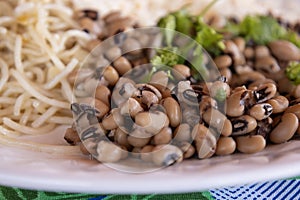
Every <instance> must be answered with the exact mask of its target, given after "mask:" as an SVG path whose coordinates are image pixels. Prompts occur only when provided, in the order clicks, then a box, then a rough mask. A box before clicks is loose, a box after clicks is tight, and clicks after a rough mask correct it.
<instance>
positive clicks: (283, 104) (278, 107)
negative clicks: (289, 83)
mask: <svg viewBox="0 0 300 200" xmlns="http://www.w3.org/2000/svg"><path fill="white" fill-rule="evenodd" d="M267 103H269V104H270V105H271V106H272V108H273V113H274V114H276V113H281V112H284V111H285V110H286V109H287V107H288V106H289V100H288V99H287V98H286V97H284V96H281V95H280V96H276V97H273V98H272V99H270V100H268V101H267Z"/></svg>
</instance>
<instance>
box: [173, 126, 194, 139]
mask: <svg viewBox="0 0 300 200" xmlns="http://www.w3.org/2000/svg"><path fill="white" fill-rule="evenodd" d="M191 138H192V137H191V128H190V126H189V125H188V124H185V123H183V124H180V125H179V126H177V128H176V129H175V131H174V139H175V140H176V141H180V142H183V141H186V142H190V141H191Z"/></svg>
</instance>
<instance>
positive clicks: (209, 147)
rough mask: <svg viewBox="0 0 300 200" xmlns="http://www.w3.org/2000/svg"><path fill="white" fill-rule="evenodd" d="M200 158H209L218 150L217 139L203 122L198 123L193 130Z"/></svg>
mask: <svg viewBox="0 0 300 200" xmlns="http://www.w3.org/2000/svg"><path fill="white" fill-rule="evenodd" d="M192 137H193V138H194V141H195V146H196V151H197V155H198V158H200V159H203V158H209V157H211V156H212V155H213V154H214V153H215V151H216V145H217V139H216V138H215V136H214V135H213V133H212V132H211V131H210V129H208V128H207V127H205V126H204V125H203V124H197V125H196V126H194V128H193V131H192Z"/></svg>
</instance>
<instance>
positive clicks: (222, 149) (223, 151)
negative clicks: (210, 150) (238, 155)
mask: <svg viewBox="0 0 300 200" xmlns="http://www.w3.org/2000/svg"><path fill="white" fill-rule="evenodd" d="M235 149H236V142H235V141H234V139H233V138H232V137H220V138H219V140H218V142H217V148H216V155H218V156H225V155H229V154H232V153H233V152H234V151H235Z"/></svg>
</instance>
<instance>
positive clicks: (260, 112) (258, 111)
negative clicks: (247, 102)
mask: <svg viewBox="0 0 300 200" xmlns="http://www.w3.org/2000/svg"><path fill="white" fill-rule="evenodd" d="M272 112H273V107H272V106H271V105H270V104H268V103H262V104H256V105H254V106H253V107H252V108H251V109H250V111H249V114H250V115H251V116H252V117H254V118H255V119H257V120H259V121H260V120H263V119H266V118H267V117H269V116H270V115H271V114H272Z"/></svg>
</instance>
